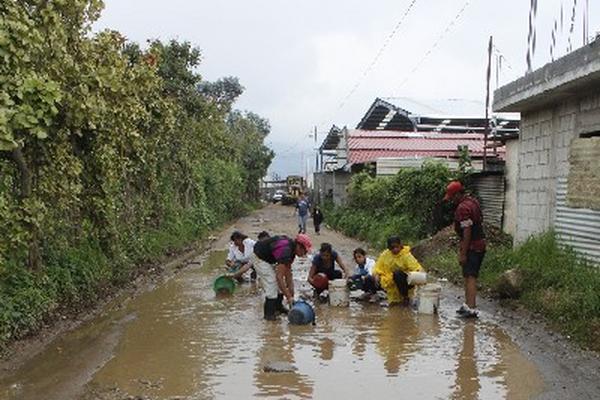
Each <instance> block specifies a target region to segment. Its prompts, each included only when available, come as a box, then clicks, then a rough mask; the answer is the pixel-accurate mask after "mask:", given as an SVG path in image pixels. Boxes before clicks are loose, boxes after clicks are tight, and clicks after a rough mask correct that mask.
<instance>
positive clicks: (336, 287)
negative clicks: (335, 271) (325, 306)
mask: <svg viewBox="0 0 600 400" xmlns="http://www.w3.org/2000/svg"><path fill="white" fill-rule="evenodd" d="M329 305H332V306H336V307H348V306H349V305H350V290H348V286H347V284H346V280H345V279H335V280H333V281H329Z"/></svg>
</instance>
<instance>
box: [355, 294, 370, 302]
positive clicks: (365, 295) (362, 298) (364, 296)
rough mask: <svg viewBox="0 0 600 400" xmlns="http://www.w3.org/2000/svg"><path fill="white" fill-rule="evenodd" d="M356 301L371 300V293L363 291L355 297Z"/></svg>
mask: <svg viewBox="0 0 600 400" xmlns="http://www.w3.org/2000/svg"><path fill="white" fill-rule="evenodd" d="M357 300H358V301H367V300H371V293H363V294H361V295H360V296H358V298H357Z"/></svg>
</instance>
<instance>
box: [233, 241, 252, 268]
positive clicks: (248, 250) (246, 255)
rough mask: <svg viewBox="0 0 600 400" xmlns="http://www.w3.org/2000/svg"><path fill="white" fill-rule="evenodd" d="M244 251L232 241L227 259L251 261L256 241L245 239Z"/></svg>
mask: <svg viewBox="0 0 600 400" xmlns="http://www.w3.org/2000/svg"><path fill="white" fill-rule="evenodd" d="M243 243H244V252H243V253H242V252H241V251H240V249H239V248H238V247H237V246H236V245H235V243H231V244H230V245H229V254H228V255H227V259H228V260H229V261H233V262H236V261H239V262H242V263H247V262H248V261H250V258H251V257H252V255H253V254H254V245H255V244H256V242H255V241H254V240H252V239H250V238H246V239H244V242H243Z"/></svg>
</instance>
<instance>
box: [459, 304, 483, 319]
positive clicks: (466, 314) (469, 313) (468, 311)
mask: <svg viewBox="0 0 600 400" xmlns="http://www.w3.org/2000/svg"><path fill="white" fill-rule="evenodd" d="M460 309H461V310H462V312H460V313H458V317H459V318H479V312H478V311H477V309H475V308H470V307H469V306H465V307H464V308H463V307H461V308H460ZM457 312H458V311H457Z"/></svg>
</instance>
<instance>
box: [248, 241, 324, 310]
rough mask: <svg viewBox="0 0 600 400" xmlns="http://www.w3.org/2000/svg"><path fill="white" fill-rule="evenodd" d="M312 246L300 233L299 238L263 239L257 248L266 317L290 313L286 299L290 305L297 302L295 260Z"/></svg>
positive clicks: (258, 272) (258, 269) (256, 253)
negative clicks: (286, 306)
mask: <svg viewBox="0 0 600 400" xmlns="http://www.w3.org/2000/svg"><path fill="white" fill-rule="evenodd" d="M311 247H312V244H311V241H310V238H309V237H308V236H306V235H303V234H300V235H298V236H297V237H296V239H295V240H294V239H290V238H289V237H287V236H273V237H267V238H263V239H262V240H259V241H258V242H257V243H256V244H255V245H254V255H255V257H256V262H255V268H256V272H257V274H258V277H259V278H260V282H261V285H262V287H263V290H264V292H265V303H264V317H265V319H266V320H269V321H273V320H275V319H276V314H277V312H278V311H279V312H282V313H287V311H288V310H287V309H286V308H285V307H284V306H283V297H284V296H285V298H286V299H287V302H288V304H290V305H291V304H292V303H293V301H294V279H293V276H292V263H293V262H294V258H295V257H296V256H298V257H304V256H305V255H306V254H307V253H308V252H310V250H311Z"/></svg>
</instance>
